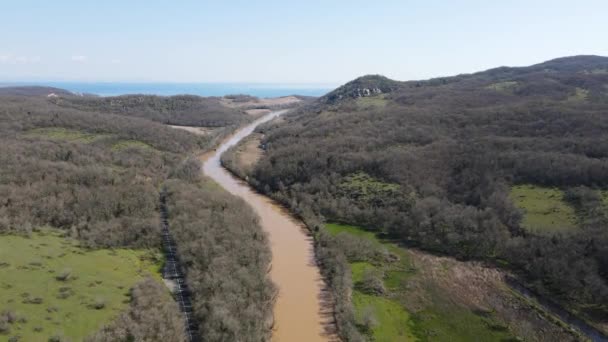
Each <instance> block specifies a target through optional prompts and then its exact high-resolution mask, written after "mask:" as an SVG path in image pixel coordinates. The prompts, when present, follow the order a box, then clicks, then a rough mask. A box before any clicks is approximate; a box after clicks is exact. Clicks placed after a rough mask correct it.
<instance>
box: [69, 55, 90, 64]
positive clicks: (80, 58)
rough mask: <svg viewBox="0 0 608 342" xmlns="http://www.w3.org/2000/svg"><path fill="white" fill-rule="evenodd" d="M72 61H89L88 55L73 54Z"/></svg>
mask: <svg viewBox="0 0 608 342" xmlns="http://www.w3.org/2000/svg"><path fill="white" fill-rule="evenodd" d="M71 59H72V62H78V63H83V62H86V61H87V56H83V55H75V56H72V58H71Z"/></svg>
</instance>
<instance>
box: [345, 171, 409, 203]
mask: <svg viewBox="0 0 608 342" xmlns="http://www.w3.org/2000/svg"><path fill="white" fill-rule="evenodd" d="M339 189H340V191H341V192H343V193H345V194H347V195H348V196H349V197H350V198H355V199H358V200H359V201H362V202H366V203H371V204H373V203H375V202H382V201H384V200H385V199H388V198H394V197H395V196H398V195H399V192H400V186H399V184H392V183H385V182H382V181H380V180H378V179H376V178H374V177H371V176H370V175H368V174H367V173H365V172H357V173H354V174H351V175H349V176H347V177H344V179H343V181H342V183H340V185H339Z"/></svg>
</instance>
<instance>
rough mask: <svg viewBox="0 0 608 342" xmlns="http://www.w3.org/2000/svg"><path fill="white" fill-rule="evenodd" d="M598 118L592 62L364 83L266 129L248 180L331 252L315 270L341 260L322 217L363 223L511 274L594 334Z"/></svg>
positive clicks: (596, 68)
mask: <svg viewBox="0 0 608 342" xmlns="http://www.w3.org/2000/svg"><path fill="white" fill-rule="evenodd" d="M607 113H608V58H606V57H600V56H575V57H566V58H560V59H555V60H551V61H548V62H544V63H541V64H537V65H533V66H529V67H515V68H511V67H500V68H496V69H491V70H487V71H483V72H478V73H474V74H465V75H458V76H453V77H441V78H434V79H430V80H421V81H408V82H399V81H394V80H390V79H387V78H385V77H382V76H365V77H362V78H359V79H357V80H354V81H352V82H350V83H348V84H346V85H344V86H342V87H340V88H338V89H336V90H335V91H333V92H331V93H329V94H328V95H326V96H324V97H322V98H320V99H318V100H317V101H315V102H314V103H312V104H309V105H307V106H305V107H303V108H301V109H299V110H297V111H295V112H294V113H293V114H292V115H290V116H288V117H286V118H285V120H283V122H275V123H271V124H269V125H267V126H265V127H264V128H263V129H262V130H261V132H262V133H264V134H265V138H264V139H263V141H262V146H264V148H265V153H264V156H263V157H262V159H261V160H260V162H259V163H258V164H257V165H256V167H255V168H254V170H253V171H252V172H251V174H250V175H249V176H250V181H251V182H252V183H253V184H254V185H255V186H257V187H258V189H260V191H263V192H265V193H267V194H269V195H271V196H273V197H274V198H276V199H278V200H280V201H281V202H283V203H284V204H285V205H287V206H290V207H291V208H292V209H293V210H294V211H295V212H296V213H298V214H299V215H301V216H302V217H303V218H304V219H305V220H306V221H307V222H308V224H309V226H310V227H311V228H312V229H313V230H314V231H318V232H319V233H317V241H318V245H319V246H325V247H319V248H327V246H333V247H332V249H331V250H332V253H333V254H332V253H330V254H331V255H333V256H332V257H328V258H329V259H328V260H333V261H328V260H324V261H322V263H325V264H326V265H329V264H332V265H335V264H337V265H340V261H339V260H342V259H341V258H343V257H339V254H340V253H338V252H336V250H340V249H341V248H340V246H339V245H338V246H336V245H335V243H334V244H332V243H331V242H330V240H326V239H325V238H324V236H326V234H322V232H323V230H324V229H323V225H322V224H321V222H322V221H323V220H325V221H329V222H341V223H347V224H352V225H357V226H364V227H365V228H367V229H368V230H370V231H373V232H377V233H381V234H385V235H386V236H390V237H391V238H392V239H397V240H398V241H400V242H401V243H404V244H407V245H411V246H417V247H419V248H422V249H425V250H427V251H432V252H434V253H439V254H447V255H452V256H455V257H457V258H459V259H465V260H471V259H474V260H483V261H485V262H489V263H491V264H493V265H494V266H495V267H500V268H503V269H507V270H510V271H513V272H515V273H516V274H517V275H518V276H519V279H520V280H521V281H523V282H525V283H526V284H527V286H529V287H531V288H533V289H534V290H535V291H537V292H538V293H541V294H543V295H545V296H547V297H550V298H552V299H553V300H556V301H559V302H560V303H561V304H562V305H563V306H565V307H567V308H568V309H569V310H571V311H572V312H577V313H578V314H579V315H581V316H583V317H585V318H586V319H588V320H590V321H592V322H593V323H594V324H595V325H596V326H598V327H603V328H604V329H605V327H606V326H607V325H608V324H607V322H608V320H606V317H608V248H606V247H605V246H608V231H606V229H605V225H606V224H607V223H608V218H607V216H606V207H605V204H604V203H605V202H604V201H603V200H602V198H603V197H602V196H605V195H604V194H605V193H606V192H605V189H606V188H608V138H607V137H608V115H606V114H607ZM543 203H554V204H551V205H549V206H543V205H542V204H543ZM532 215H535V216H532ZM523 218H525V219H524V220H522V219H523ZM328 241H329V242H328ZM319 253H321V252H319ZM335 253H337V254H335ZM321 254H323V253H321ZM336 260H338V261H336ZM336 267H338V266H336ZM345 267H346V266H344V265H342V266H340V267H338V269H344V268H345ZM334 271H335V269H334ZM332 274H334V275H333V276H335V273H332ZM333 276H332V277H333ZM338 283H340V281H338V280H337V278H336V279H335V280H334V283H333V285H335V286H338V285H337V284H338ZM342 290H344V291H347V290H345V289H342Z"/></svg>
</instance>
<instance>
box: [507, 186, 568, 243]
mask: <svg viewBox="0 0 608 342" xmlns="http://www.w3.org/2000/svg"><path fill="white" fill-rule="evenodd" d="M511 198H512V200H513V202H514V203H515V205H516V206H517V207H518V208H520V209H521V210H523V212H524V216H523V220H522V227H523V228H524V229H526V230H528V231H530V232H533V233H539V234H552V233H557V232H559V233H567V232H570V231H572V230H575V229H577V216H576V212H575V209H574V208H573V207H572V206H571V205H569V204H568V203H567V202H566V201H565V200H564V192H563V191H562V190H560V189H557V188H548V187H542V186H536V185H517V186H513V187H512V188H511Z"/></svg>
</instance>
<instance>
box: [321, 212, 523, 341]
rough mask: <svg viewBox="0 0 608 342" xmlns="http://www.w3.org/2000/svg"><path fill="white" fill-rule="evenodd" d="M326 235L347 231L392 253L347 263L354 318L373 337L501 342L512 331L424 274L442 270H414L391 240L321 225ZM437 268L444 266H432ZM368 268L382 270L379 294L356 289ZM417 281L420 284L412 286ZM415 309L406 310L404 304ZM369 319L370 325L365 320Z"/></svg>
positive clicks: (406, 255)
mask: <svg viewBox="0 0 608 342" xmlns="http://www.w3.org/2000/svg"><path fill="white" fill-rule="evenodd" d="M326 228H327V230H328V231H329V232H330V233H331V234H332V235H337V234H339V233H348V234H352V235H354V236H358V237H361V238H365V239H369V240H371V241H372V242H373V243H374V244H378V245H381V246H382V247H384V248H386V249H387V250H388V251H389V252H390V253H391V254H392V255H393V256H396V257H397V258H396V259H395V261H393V262H389V261H387V262H383V263H381V264H375V263H374V264H372V263H370V262H353V263H351V264H350V266H351V272H352V279H353V284H355V288H354V289H353V305H354V308H355V317H356V318H357V320H358V322H359V325H360V327H361V329H362V330H365V329H366V328H367V329H369V330H368V331H367V333H368V334H369V336H370V337H371V339H372V340H373V341H507V340H509V339H511V338H512V337H513V336H512V335H511V333H510V332H509V330H508V329H507V328H506V327H505V326H503V325H501V324H500V323H499V322H498V320H497V319H496V318H495V317H493V315H492V314H491V313H484V314H483V315H480V314H479V313H476V312H474V311H473V310H471V309H469V308H468V307H465V306H462V305H459V304H456V303H455V302H454V300H453V298H450V295H449V294H447V293H444V292H443V290H441V289H440V287H438V286H435V285H434V284H433V283H432V282H430V281H429V280H428V279H429V277H426V272H430V273H437V272H443V271H445V270H443V269H433V270H429V269H417V268H416V267H415V266H414V263H413V260H412V255H411V254H410V253H409V252H408V251H407V250H406V249H405V248H402V247H400V246H398V245H396V244H395V243H392V242H390V241H386V240H383V239H380V238H378V236H376V235H375V234H374V233H372V232H369V231H366V230H363V229H361V228H357V227H354V226H347V225H339V224H327V225H326ZM436 267H437V268H442V267H449V266H446V265H437V266H436ZM369 271H374V272H378V273H381V274H383V275H384V277H383V282H384V286H385V288H386V289H387V291H386V293H385V294H384V295H371V294H367V293H363V292H361V291H359V290H358V289H357V284H358V283H360V282H361V281H362V280H363V278H364V274H366V273H367V272H369ZM414 284H423V286H414ZM414 307H415V308H416V309H411V310H409V309H408V308H414ZM370 321H371V322H372V324H371V329H370V328H368V327H370V324H369V323H368V324H366V322H370Z"/></svg>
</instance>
